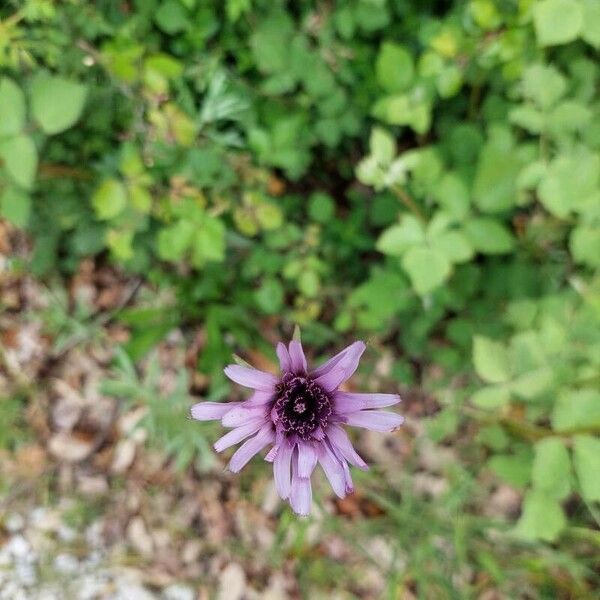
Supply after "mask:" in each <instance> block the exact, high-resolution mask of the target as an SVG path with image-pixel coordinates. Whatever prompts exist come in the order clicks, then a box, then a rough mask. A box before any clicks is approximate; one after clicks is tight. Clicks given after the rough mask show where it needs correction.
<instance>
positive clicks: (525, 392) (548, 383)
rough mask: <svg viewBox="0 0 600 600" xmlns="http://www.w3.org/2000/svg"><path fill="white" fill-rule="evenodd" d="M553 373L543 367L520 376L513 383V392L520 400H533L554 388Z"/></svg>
mask: <svg viewBox="0 0 600 600" xmlns="http://www.w3.org/2000/svg"><path fill="white" fill-rule="evenodd" d="M552 383H553V373H552V370H551V369H550V368H548V367H541V368H539V369H535V370H533V371H529V372H528V373H523V374H522V375H519V376H518V377H516V378H515V379H514V380H513V381H512V382H511V390H512V391H513V392H514V393H515V394H516V395H517V396H519V397H520V398H523V399H525V400H533V399H534V398H538V397H539V396H540V395H542V394H543V393H544V392H546V391H547V390H548V389H550V388H551V387H552Z"/></svg>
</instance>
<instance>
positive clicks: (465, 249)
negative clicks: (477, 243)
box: [430, 231, 475, 263]
mask: <svg viewBox="0 0 600 600" xmlns="http://www.w3.org/2000/svg"><path fill="white" fill-rule="evenodd" d="M430 244H431V248H432V249H433V250H435V251H436V252H439V253H440V254H443V255H445V256H446V258H448V260H449V261H450V262H452V263H463V262H466V261H468V260H470V259H471V258H473V254H474V253H475V252H474V250H473V246H472V245H471V242H470V241H469V239H468V238H467V236H466V235H465V234H464V233H463V232H462V231H444V232H442V233H440V234H439V235H438V236H436V237H435V239H433V240H431V242H430Z"/></svg>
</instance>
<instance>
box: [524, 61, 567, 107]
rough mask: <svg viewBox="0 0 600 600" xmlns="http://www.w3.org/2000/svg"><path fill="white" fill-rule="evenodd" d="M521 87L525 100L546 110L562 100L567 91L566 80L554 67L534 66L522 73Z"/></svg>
mask: <svg viewBox="0 0 600 600" xmlns="http://www.w3.org/2000/svg"><path fill="white" fill-rule="evenodd" d="M522 86H523V95H524V96H525V97H526V98H529V99H531V100H533V101H534V102H535V103H536V104H537V105H538V106H539V107H540V108H543V109H547V108H550V107H551V106H552V105H553V104H555V103H556V102H557V101H558V100H560V98H562V96H563V95H564V93H565V91H566V90H567V80H566V79H565V77H564V76H563V75H562V74H561V72H560V71H559V70H558V69H556V68H555V67H553V66H547V65H541V64H536V65H531V66H530V67H527V69H525V71H524V72H523V79H522Z"/></svg>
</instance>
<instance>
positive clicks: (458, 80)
mask: <svg viewBox="0 0 600 600" xmlns="http://www.w3.org/2000/svg"><path fill="white" fill-rule="evenodd" d="M462 84H463V73H462V70H461V69H460V68H459V67H457V66H455V65H448V66H446V67H444V69H442V71H441V72H440V74H439V75H438V76H437V78H436V80H435V85H436V88H437V91H438V94H439V95H440V97H442V98H451V97H452V96H456V94H458V92H459V91H460V88H461V86H462Z"/></svg>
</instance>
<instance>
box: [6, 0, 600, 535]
mask: <svg viewBox="0 0 600 600" xmlns="http://www.w3.org/2000/svg"><path fill="white" fill-rule="evenodd" d="M0 19H1V23H2V28H0V69H1V74H2V77H1V79H0V161H1V166H0V210H1V214H2V216H3V217H4V218H6V219H8V220H9V221H11V222H13V223H14V224H16V225H17V226H19V227H23V228H25V229H26V230H27V231H28V232H30V234H31V236H32V239H33V240H34V241H35V250H34V255H33V259H32V263H31V268H32V269H33V270H34V272H35V273H37V274H39V275H46V274H49V273H52V272H56V271H60V272H64V273H70V272H72V271H74V269H75V268H76V266H77V264H78V263H79V261H80V260H81V259H82V258H83V257H87V256H90V255H102V256H104V257H105V258H106V260H108V261H111V262H113V263H115V264H117V265H119V266H120V267H122V268H123V269H124V270H126V271H128V272H130V273H135V274H143V275H144V276H145V277H146V278H147V279H148V281H150V282H151V283H152V284H153V285H154V286H155V287H156V289H157V291H158V292H159V293H158V294H157V298H161V300H160V303H159V305H156V304H155V305H152V306H150V305H149V306H144V307H142V308H132V309H127V310H126V311H123V313H122V314H121V316H120V318H121V320H122V322H124V323H125V324H127V325H128V326H129V327H131V329H132V331H133V332H134V335H133V338H132V340H131V342H129V344H128V346H127V347H126V351H127V353H128V355H129V357H130V358H131V359H133V360H137V359H139V358H141V357H143V356H144V355H146V354H147V353H148V352H149V351H150V350H151V349H152V347H153V345H154V344H155V343H156V342H158V341H159V340H161V339H162V338H163V337H164V336H165V334H166V333H167V332H168V331H169V330H170V329H171V328H172V327H173V326H174V325H178V324H186V323H190V322H199V321H201V322H202V323H203V324H204V330H205V334H206V347H205V349H204V352H203V353H202V354H201V357H200V361H199V364H198V368H199V369H200V370H201V371H204V372H206V373H207V374H209V375H211V386H212V387H211V396H212V397H222V396H224V395H225V394H226V393H227V390H228V388H227V387H226V384H225V383H224V381H223V378H222V376H221V375H220V371H221V368H222V365H223V364H224V362H226V361H227V360H229V357H230V355H231V352H232V347H233V346H237V347H247V346H253V347H256V345H258V346H259V347H260V348H261V349H264V350H265V351H267V352H269V351H270V350H268V347H269V345H268V344H266V342H264V341H261V340H262V337H261V335H260V328H261V324H260V323H261V319H262V318H263V317H264V318H267V317H268V318H270V319H272V318H273V317H277V318H279V319H281V321H282V322H283V323H285V324H290V323H292V322H296V323H299V324H300V325H301V326H302V328H303V334H304V336H305V339H306V340H307V342H309V343H311V344H312V345H313V346H314V347H315V348H319V347H324V346H325V345H327V344H332V343H334V342H335V345H339V344H338V341H339V340H340V338H341V337H342V336H343V335H346V334H348V335H350V334H351V333H352V334H353V335H357V336H362V337H365V338H367V339H375V340H381V341H382V342H385V343H386V344H388V345H389V347H391V348H393V349H394V362H393V365H392V369H391V372H392V377H393V379H395V380H396V382H397V383H398V382H399V383H401V384H404V385H410V384H419V385H421V386H423V387H425V388H427V389H428V390H429V391H431V392H432V393H433V394H435V395H436V397H437V398H438V400H439V402H440V404H441V405H442V409H441V411H440V412H439V413H438V414H437V415H435V416H434V417H432V418H431V419H430V421H429V423H428V427H429V430H430V432H431V435H432V437H434V438H435V439H436V440H438V441H442V440H445V439H452V438H453V436H455V434H456V433H457V432H458V430H459V427H460V426H461V424H463V422H464V419H465V418H469V419H474V422H475V423H477V426H478V434H477V444H478V449H479V458H480V459H481V460H482V461H485V463H484V464H482V463H479V464H477V465H475V466H474V468H475V471H477V472H478V471H480V470H487V471H490V472H493V473H495V475H496V476H497V477H498V478H499V479H502V480H505V481H506V482H508V483H510V484H511V485H513V486H515V487H518V488H521V489H522V490H525V500H524V503H523V508H522V513H521V516H520V518H519V519H518V521H517V522H516V523H515V526H514V528H513V530H512V534H513V535H514V536H516V537H517V538H521V539H525V540H530V541H531V540H533V541H536V540H537V541H541V542H543V543H545V542H558V541H559V540H562V539H564V538H563V537H562V536H567V538H568V536H569V535H570V536H571V537H572V536H574V535H575V536H576V535H577V534H578V533H579V534H581V535H583V534H582V532H587V533H589V534H590V535H591V536H592V538H593V534H592V532H591V530H590V529H588V528H591V527H593V526H594V522H596V525H597V515H598V506H597V503H598V502H599V501H600V489H599V484H598V481H599V479H598V473H600V442H599V441H598V437H597V436H598V433H599V432H600V393H599V392H598V389H599V383H600V276H599V269H600V118H599V117H600V97H599V95H598V86H599V84H600V66H599V65H600V63H599V62H598V57H599V54H598V52H599V50H600V4H599V3H598V2H597V1H596V0H470V1H465V2H442V1H441V0H439V1H438V0H420V1H419V2H414V1H412V0H341V1H339V2H335V3H333V2H330V3H326V2H322V3H321V2H310V1H308V0H301V1H299V2H295V3H293V6H292V3H284V2H282V1H280V0H278V1H275V2H274V1H272V0H253V1H250V0H226V1H225V2H221V1H215V0H211V1H207V2H198V1H195V0H160V1H159V0H144V1H141V0H136V1H133V2H129V3H127V2H124V3H116V2H112V1H109V0H101V1H99V2H94V3H86V2H77V1H75V2H68V3H52V2H48V1H45V0H27V1H26V2H24V3H21V2H11V1H10V0H9V2H8V3H5V4H4V5H3V8H1V9H0ZM162 292H169V293H162ZM123 364H125V363H123ZM432 364H434V365H436V366H437V367H439V370H440V371H441V375H440V374H438V375H436V377H435V378H433V377H427V365H432ZM123 369H124V367H123V366H122V370H123ZM127 369H129V370H131V369H130V367H127ZM124 372H125V371H123V373H124ZM128 372H129V371H128ZM132 376H133V375H132ZM128 385H130V387H131V389H134V388H135V385H136V384H135V381H134V380H132V381H130V382H129V384H128ZM182 393H183V392H182ZM149 394H150V391H149ZM150 395H151V394H150ZM160 436H162V434H160V435H159V437H160ZM167 437H168V436H167ZM189 458H190V456H189V455H185V456H184V459H182V463H184V464H185V463H186V462H188V461H189ZM567 501H568V502H567ZM567 504H569V506H567ZM573 505H576V506H577V509H573ZM586 535H587V534H586ZM583 537H585V535H583ZM596 541H597V539H596Z"/></svg>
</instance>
